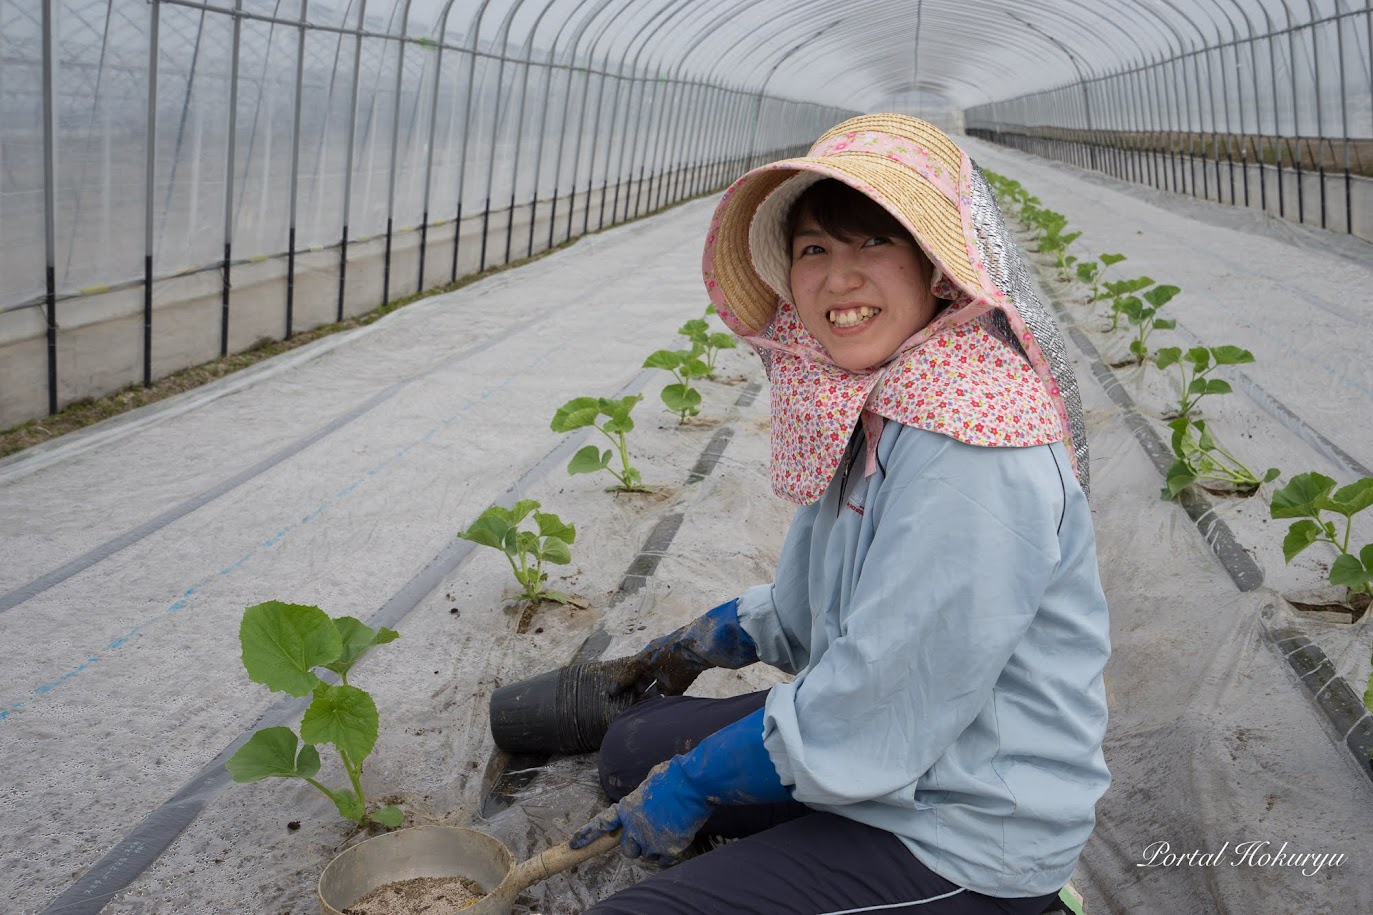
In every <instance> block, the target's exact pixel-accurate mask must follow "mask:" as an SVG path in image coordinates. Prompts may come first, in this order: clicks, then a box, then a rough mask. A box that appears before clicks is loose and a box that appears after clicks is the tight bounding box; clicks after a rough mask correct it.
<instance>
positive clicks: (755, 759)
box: [567, 709, 791, 866]
mask: <svg viewBox="0 0 1373 915" xmlns="http://www.w3.org/2000/svg"><path fill="white" fill-rule="evenodd" d="M764 711H765V710H764V709H759V710H758V711H756V712H754V713H753V714H752V715H749V716H748V717H747V718H741V719H740V720H738V721H736V722H734V723H733V724H731V725H729V726H727V727H724V728H721V729H720V730H719V731H716V732H715V733H714V734H711V735H710V736H709V737H707V738H706V739H705V740H703V741H701V743H700V744H699V745H698V746H697V747H696V749H694V750H692V751H691V752H690V753H685V754H682V755H680V756H674V757H672V758H671V759H669V760H668V761H667V762H664V763H659V764H658V765H656V766H654V767H653V769H652V770H650V771H649V773H648V777H647V778H645V779H644V780H643V783H642V784H640V785H639V787H638V788H635V789H634V791H632V792H631V793H629V794H628V795H626V796H625V797H624V798H623V799H622V800H621V801H620V802H619V803H618V804H616V805H614V806H613V807H609V808H607V809H606V810H605V811H604V812H603V813H601V814H600V815H599V816H597V817H596V818H595V819H594V820H592V821H591V822H590V823H587V824H586V825H585V826H583V827H582V828H581V829H579V830H577V832H576V834H575V835H573V837H572V838H571V839H570V840H569V841H568V843H567V844H568V845H569V846H571V847H572V848H581V847H582V846H584V845H587V844H589V843H591V842H593V841H595V840H596V838H597V837H599V836H601V835H604V834H605V833H608V832H613V831H614V830H616V829H617V828H623V830H624V831H623V832H622V833H621V834H620V851H621V852H622V853H623V854H624V856H625V857H626V858H642V859H643V860H645V861H647V862H649V863H652V864H658V865H663V866H666V865H668V864H672V863H674V862H675V861H676V860H677V859H678V858H679V857H680V856H681V854H682V852H684V851H685V850H686V849H687V846H689V845H690V844H691V840H692V839H693V838H695V836H696V832H697V831H698V830H699V829H700V828H701V826H702V825H704V824H705V822H706V820H707V819H708V818H709V817H710V814H711V811H712V810H714V809H715V808H716V807H728V806H736V805H741V804H772V803H780V802H781V801H786V800H790V799H791V791H790V789H788V788H787V787H786V786H785V785H783V784H782V781H781V779H780V778H779V777H778V775H777V769H776V768H775V767H774V766H773V765H772V758H771V757H770V756H768V751H767V749H766V748H765V747H764V746H763V712H764Z"/></svg>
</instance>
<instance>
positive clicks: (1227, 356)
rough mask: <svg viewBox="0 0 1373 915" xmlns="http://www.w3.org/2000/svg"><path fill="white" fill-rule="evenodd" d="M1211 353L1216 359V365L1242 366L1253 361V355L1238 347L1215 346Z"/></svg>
mask: <svg viewBox="0 0 1373 915" xmlns="http://www.w3.org/2000/svg"><path fill="white" fill-rule="evenodd" d="M1211 353H1212V354H1213V355H1214V356H1215V357H1216V365H1243V364H1244V363H1246V362H1253V361H1254V354H1253V353H1251V352H1249V350H1247V349H1244V348H1242V347H1238V346H1215V347H1212V348H1211Z"/></svg>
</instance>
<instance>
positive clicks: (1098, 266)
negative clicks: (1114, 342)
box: [1077, 254, 1149, 330]
mask: <svg viewBox="0 0 1373 915" xmlns="http://www.w3.org/2000/svg"><path fill="white" fill-rule="evenodd" d="M1123 260H1125V255H1124V254H1103V255H1101V257H1100V258H1098V259H1097V260H1095V261H1083V262H1081V263H1080V264H1078V265H1077V278H1078V279H1079V280H1080V281H1082V282H1083V283H1084V284H1086V285H1087V286H1088V287H1090V288H1091V292H1090V293H1088V295H1087V301H1089V302H1095V301H1097V300H1098V299H1100V298H1101V283H1102V280H1103V278H1104V274H1105V273H1106V268H1108V267H1111V266H1114V265H1115V264H1118V263H1120V262H1121V261H1123ZM1145 285H1146V286H1147V285H1149V284H1148V283H1146V284H1145ZM1140 288H1141V289H1142V288H1143V287H1140ZM1136 291H1138V290H1136ZM1115 329H1116V326H1115V324H1114V323H1113V324H1112V325H1111V330H1115Z"/></svg>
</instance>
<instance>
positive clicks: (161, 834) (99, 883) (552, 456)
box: [40, 369, 758, 915]
mask: <svg viewBox="0 0 1373 915" xmlns="http://www.w3.org/2000/svg"><path fill="white" fill-rule="evenodd" d="M653 373H654V370H653V369H645V370H644V371H642V372H640V373H639V374H638V375H636V376H635V377H634V378H633V379H631V380H630V382H629V383H628V384H627V385H625V386H624V387H623V388H621V389H620V391H619V392H618V393H617V394H615V395H614V396H615V397H617V398H619V397H626V396H628V395H630V394H636V393H638V392H639V390H640V389H641V388H643V387H644V385H646V384H648V381H649V379H650V378H651V377H652V375H653ZM750 388H751V389H752V393H749V394H748V396H749V397H750V399H751V398H752V396H754V395H756V393H757V390H758V386H756V385H751V386H750ZM387 390H388V392H389V391H390V390H391V389H387ZM746 393H747V392H746ZM741 401H742V398H741ZM588 434H589V432H587V431H583V432H581V433H573V434H572V435H570V436H568V437H567V438H566V439H564V440H563V441H562V442H561V443H560V444H559V445H558V446H557V447H555V448H554V449H553V450H551V451H549V452H548V454H546V455H544V456H543V457H542V458H541V459H540V460H539V461H538V463H536V464H535V465H534V466H533V467H530V468H529V469H528V470H526V471H525V472H524V474H523V475H522V476H520V478H519V479H518V480H516V481H515V482H514V484H512V485H511V486H510V488H509V489H507V490H506V491H505V493H504V494H503V495H502V496H501V497H500V499H498V500H497V503H496V504H498V505H503V506H505V507H507V508H509V507H510V506H511V505H514V503H515V500H516V499H518V498H519V496H520V494H521V493H523V492H525V491H526V490H527V489H528V488H529V486H530V485H531V484H533V483H534V482H535V481H537V480H539V479H540V478H542V477H543V476H544V475H545V474H547V473H548V471H549V470H550V469H552V468H553V467H554V466H561V465H563V464H566V462H567V460H568V458H570V457H571V456H572V454H573V453H574V451H575V449H576V448H577V447H578V446H580V445H581V444H582V442H583V441H584V439H585V438H586V436H587V435H588ZM707 450H709V449H707ZM678 523H679V524H680V518H679V519H678ZM650 540H652V537H650ZM476 546H477V545H476V544H475V543H472V542H470V541H467V540H460V539H456V538H455V540H454V542H453V543H451V544H449V545H448V546H447V547H445V548H444V549H443V550H442V551H441V552H440V553H439V554H438V555H437V556H435V557H434V558H433V559H431V560H430V561H429V562H428V564H427V565H425V567H424V568H423V569H421V570H420V571H419V572H418V573H417V574H416V575H415V576H414V577H413V578H411V579H410V581H409V582H407V583H406V584H405V585H404V586H402V587H401V589H400V590H399V591H397V592H396V593H395V594H393V595H392V596H391V598H390V600H388V601H387V602H386V603H385V604H383V605H382V606H381V607H380V609H378V610H377V612H376V613H373V614H372V615H371V616H370V617H369V618H368V619H367V620H366V622H367V625H369V626H371V627H372V628H373V629H375V628H377V627H379V626H390V627H393V628H394V627H395V626H396V625H397V624H398V623H399V622H400V621H401V620H402V619H404V618H405V617H406V616H407V615H409V613H410V612H411V611H412V610H414V609H415V608H416V607H417V606H419V604H420V602H421V601H422V600H424V598H425V596H426V595H428V594H430V593H431V592H433V591H434V589H436V588H437V587H438V586H439V585H440V584H442V582H443V580H444V579H445V578H446V577H448V576H449V575H451V574H452V573H453V571H454V570H455V569H457V568H458V566H460V565H462V563H463V562H464V561H465V560H466V559H467V557H468V556H469V555H470V554H471V552H472V551H473V550H474V549H475V548H476ZM655 565H656V563H655ZM601 635H602V638H603V643H602V646H601V648H600V649H598V653H599V651H601V650H604V646H605V645H607V644H609V641H610V640H609V638H608V637H606V636H605V635H604V633H602V634H601ZM306 704H307V699H304V698H302V699H297V698H294V697H290V698H286V699H282V700H280V701H278V702H277V703H275V704H274V705H272V706H271V707H269V708H268V709H267V711H266V712H264V713H263V715H262V716H261V717H260V718H259V719H257V720H256V721H254V722H253V724H252V725H251V726H250V727H249V728H247V729H246V730H245V731H244V732H243V733H242V734H240V735H239V736H238V737H237V738H235V739H234V740H233V741H232V742H231V743H230V744H229V745H228V746H226V747H225V748H224V749H223V750H221V751H220V752H219V754H218V755H216V756H215V758H214V759H212V760H210V761H209V762H208V763H206V764H205V766H204V767H203V768H201V770H200V771H199V772H197V773H196V774H195V775H194V776H192V777H191V779H190V780H189V781H187V782H186V784H184V785H182V786H181V788H180V789H179V790H178V791H177V792H176V793H175V794H174V795H172V797H171V798H169V799H168V800H167V801H165V802H163V803H162V804H161V805H160V806H158V807H157V808H156V809H154V810H153V811H152V812H151V813H150V814H148V815H147V816H146V817H145V818H144V819H143V821H142V822H140V823H139V824H138V825H137V826H136V827H134V829H133V831H132V832H130V833H129V834H128V835H127V836H125V837H124V838H123V839H121V840H120V841H119V843H118V844H116V845H115V847H114V848H112V849H110V851H108V852H106V853H105V855H104V856H103V857H102V858H100V860H98V861H96V862H95V863H94V864H92V865H91V866H90V867H89V868H87V869H86V870H85V872H84V873H83V874H82V875H81V877H80V879H78V880H77V881H76V883H74V884H72V885H71V886H69V887H68V888H67V889H66V890H65V891H64V892H63V893H62V894H61V895H60V896H58V897H57V898H56V899H54V900H53V901H52V902H51V903H49V904H48V906H47V907H46V908H44V909H43V910H42V912H41V913H40V915H99V912H100V911H101V910H102V909H104V908H105V906H106V905H107V904H109V902H110V900H111V899H112V898H113V897H114V896H115V895H116V894H118V893H119V892H121V891H123V890H124V889H126V888H127V887H129V886H130V885H131V884H132V883H133V882H134V881H135V880H137V879H138V877H139V876H140V875H141V874H142V873H143V872H144V871H145V870H147V869H148V868H149V867H150V866H152V864H153V863H154V862H156V861H157V859H158V858H159V857H161V855H162V853H163V852H164V851H166V850H167V847H168V846H169V845H171V844H172V842H173V841H175V840H176V837H177V836H178V835H180V834H181V832H182V830H184V829H185V828H186V827H187V826H189V825H190V824H191V822H192V821H193V820H194V819H195V818H196V817H197V816H199V814H200V812H201V811H202V810H204V809H205V807H206V805H207V804H209V802H210V800H211V799H212V798H213V797H214V795H215V794H216V793H218V792H219V790H220V789H222V788H223V787H224V786H225V785H227V784H228V783H229V771H228V769H226V768H225V766H224V764H225V763H226V762H227V761H228V759H229V757H231V756H233V754H234V753H236V752H238V749H239V747H241V746H242V745H243V744H245V743H247V742H248V739H249V738H250V737H251V736H252V735H253V733H254V732H255V731H256V730H258V728H260V727H269V726H275V725H278V724H287V723H290V722H293V721H295V720H296V718H297V717H298V716H299V715H300V713H301V712H302V711H303V710H304V708H305V706H306Z"/></svg>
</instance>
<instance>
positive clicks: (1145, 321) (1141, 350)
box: [1120, 285, 1182, 365]
mask: <svg viewBox="0 0 1373 915" xmlns="http://www.w3.org/2000/svg"><path fill="white" fill-rule="evenodd" d="M1181 291H1182V290H1181V289H1179V288H1178V287H1176V286H1162V285H1160V286H1155V287H1154V288H1152V289H1150V290H1148V291H1147V292H1145V293H1144V299H1143V300H1141V299H1140V298H1139V296H1133V295H1131V296H1126V297H1125V299H1124V300H1123V301H1122V303H1121V307H1120V313H1121V314H1123V315H1124V316H1125V318H1126V320H1128V321H1129V322H1130V326H1131V327H1133V328H1135V339H1133V340H1131V341H1130V355H1131V356H1133V357H1134V363H1135V364H1136V365H1143V364H1144V360H1145V359H1148V358H1149V335H1150V334H1152V333H1153V332H1154V331H1156V330H1172V329H1173V328H1174V327H1177V322H1176V321H1174V320H1172V319H1171V318H1160V317H1158V310H1159V309H1160V308H1162V307H1163V306H1164V305H1167V304H1168V302H1169V301H1171V300H1172V298H1173V296H1175V295H1177V294H1178V293H1179V292H1181ZM1127 361H1129V360H1127Z"/></svg>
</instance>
